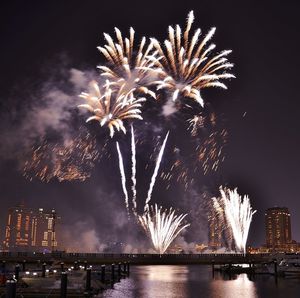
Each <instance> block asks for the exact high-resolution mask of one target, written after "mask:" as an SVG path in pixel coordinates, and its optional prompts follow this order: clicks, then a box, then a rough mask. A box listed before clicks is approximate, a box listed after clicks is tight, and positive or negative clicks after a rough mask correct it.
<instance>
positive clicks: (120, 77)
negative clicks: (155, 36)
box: [98, 28, 157, 98]
mask: <svg viewBox="0 0 300 298" xmlns="http://www.w3.org/2000/svg"><path fill="white" fill-rule="evenodd" d="M115 33H116V37H117V42H115V41H114V40H113V38H112V37H111V36H110V35H109V34H107V33H104V38H105V40H106V42H107V44H106V45H105V46H104V47H98V50H99V51H100V52H101V53H102V54H103V55H104V57H105V59H106V60H107V62H108V63H109V65H110V67H108V66H103V65H101V66H98V68H99V69H100V70H101V72H102V73H101V75H102V76H104V77H106V78H109V79H110V80H111V81H112V84H113V85H114V86H117V87H119V88H120V87H121V88H123V90H124V91H125V92H127V91H129V90H131V89H132V88H134V89H135V91H137V92H140V93H143V94H149V95H150V96H152V97H153V98H156V95H155V93H154V92H153V91H151V90H149V89H148V88H147V85H149V83H151V80H153V78H154V75H155V72H154V70H153V66H154V63H155V62H154V61H153V60H156V55H157V51H156V52H154V51H152V49H153V44H152V43H148V42H147V40H146V38H145V37H143V38H142V40H141V42H140V45H139V46H138V48H137V49H135V46H134V34H135V32H134V29H133V28H130V33H129V35H130V36H129V38H127V37H126V38H123V36H122V33H121V31H120V30H119V29H118V28H115ZM146 43H148V45H146Z"/></svg>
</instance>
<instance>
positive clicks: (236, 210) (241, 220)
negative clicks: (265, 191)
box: [213, 187, 256, 253]
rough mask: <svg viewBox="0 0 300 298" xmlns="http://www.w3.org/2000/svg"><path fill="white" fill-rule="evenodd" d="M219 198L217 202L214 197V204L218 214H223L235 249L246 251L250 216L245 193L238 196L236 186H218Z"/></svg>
mask: <svg viewBox="0 0 300 298" xmlns="http://www.w3.org/2000/svg"><path fill="white" fill-rule="evenodd" d="M220 193H221V198H220V200H219V202H218V201H217V200H216V199H215V198H214V199H213V200H214V206H215V207H216V210H217V212H218V213H219V214H221V213H223V216H224V218H225V220H226V222H227V224H228V226H229V227H230V229H231V232H232V236H233V239H234V242H235V246H236V249H238V250H239V251H242V252H243V253H246V244H247V238H248V233H249V228H250V224H251V221H252V216H253V214H255V212H256V210H254V211H252V207H251V205H250V200H249V197H248V196H247V195H245V196H244V197H242V196H240V195H239V194H238V192H237V188H235V189H234V190H230V189H227V188H222V187H220Z"/></svg>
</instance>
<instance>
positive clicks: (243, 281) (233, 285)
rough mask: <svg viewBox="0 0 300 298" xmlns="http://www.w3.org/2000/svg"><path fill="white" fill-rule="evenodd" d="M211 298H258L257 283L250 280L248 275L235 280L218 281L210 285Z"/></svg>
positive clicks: (242, 275) (238, 276)
mask: <svg viewBox="0 0 300 298" xmlns="http://www.w3.org/2000/svg"><path fill="white" fill-rule="evenodd" d="M210 287H211V291H210V297H211V298H221V297H222V298H232V297H236V298H238V297H243V298H256V297H258V296H257V293H256V287H255V283H254V282H252V281H250V280H249V279H248V276H247V274H240V275H237V276H235V279H233V280H226V281H225V280H224V279H216V280H213V281H211V283H210Z"/></svg>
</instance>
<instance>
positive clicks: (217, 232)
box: [208, 209, 223, 250]
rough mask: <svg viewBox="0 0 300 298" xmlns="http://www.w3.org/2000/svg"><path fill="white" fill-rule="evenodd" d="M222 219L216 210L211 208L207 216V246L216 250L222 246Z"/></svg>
mask: <svg viewBox="0 0 300 298" xmlns="http://www.w3.org/2000/svg"><path fill="white" fill-rule="evenodd" d="M222 233H223V228H222V221H221V220H220V218H219V215H218V214H217V212H216V211H215V210H214V209H212V210H211V212H210V214H209V216H208V247H209V248H210V249H212V250H217V249H219V248H220V247H221V246H222V238H223V237H222Z"/></svg>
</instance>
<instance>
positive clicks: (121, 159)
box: [116, 142, 129, 215]
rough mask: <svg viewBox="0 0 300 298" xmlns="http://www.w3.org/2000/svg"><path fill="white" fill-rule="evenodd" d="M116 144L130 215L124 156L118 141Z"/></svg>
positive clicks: (126, 203)
mask: <svg viewBox="0 0 300 298" xmlns="http://www.w3.org/2000/svg"><path fill="white" fill-rule="evenodd" d="M116 146H117V151H118V157H119V168H120V175H121V181H122V188H123V193H124V196H125V205H126V209H127V213H128V215H129V204H128V201H129V199H128V192H127V188H126V175H125V171H124V163H123V157H122V153H121V150H120V146H119V143H118V142H116Z"/></svg>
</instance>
